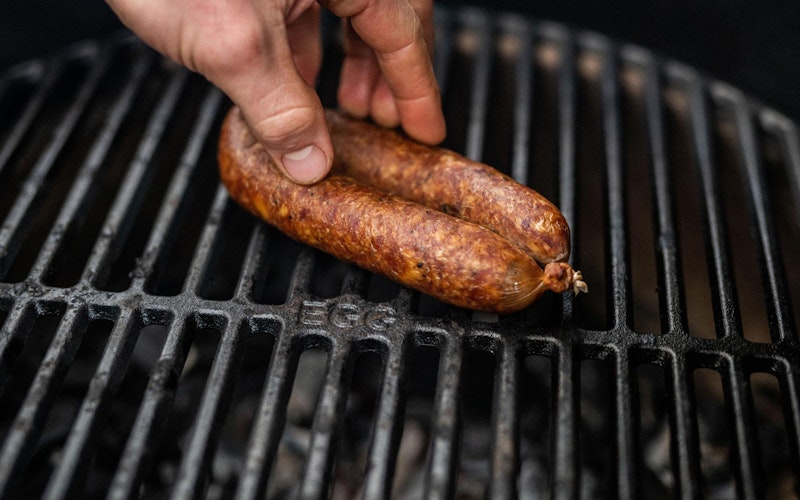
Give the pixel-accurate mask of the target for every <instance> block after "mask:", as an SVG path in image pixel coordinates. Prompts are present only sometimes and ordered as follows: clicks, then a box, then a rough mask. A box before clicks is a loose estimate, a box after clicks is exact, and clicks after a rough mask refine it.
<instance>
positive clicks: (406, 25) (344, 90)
mask: <svg viewBox="0 0 800 500" xmlns="http://www.w3.org/2000/svg"><path fill="white" fill-rule="evenodd" d="M414 2H415V4H416V7H417V9H418V10H419V11H420V15H421V18H420V17H418V16H417V13H416V12H415V9H414V8H413V7H412V6H411V4H409V3H408V1H407V0H326V1H324V2H323V5H325V6H326V7H327V8H328V9H330V10H331V11H332V12H333V13H334V14H336V15H338V16H340V17H347V18H349V26H350V27H349V28H347V30H346V31H345V51H346V58H345V61H344V63H343V67H342V73H341V82H340V89H339V100H340V105H342V107H343V108H344V109H345V110H347V111H349V112H352V113H353V114H356V115H358V116H365V115H366V114H367V111H366V110H367V109H368V112H369V114H371V115H372V116H373V118H374V119H375V120H376V121H377V122H378V123H381V124H383V125H387V126H394V125H396V124H397V123H398V122H400V123H401V124H402V125H403V128H404V129H405V131H406V132H407V133H408V134H409V135H410V136H411V137H414V138H415V139H417V140H420V141H423V142H427V143H432V144H434V143H438V142H441V141H442V140H443V139H444V135H445V123H444V116H443V114H442V110H441V97H440V93H439V87H438V85H437V83H436V78H435V76H434V72H433V66H432V64H431V59H430V53H429V45H428V42H427V41H426V36H427V38H428V39H429V40H431V42H432V36H433V35H432V32H433V29H432V26H433V19H432V18H433V10H432V5H431V3H430V1H429V0H414ZM423 25H425V26H428V27H429V29H428V31H429V32H430V34H427V35H426V32H425V29H424V28H423ZM351 28H352V29H351ZM376 64H377V66H378V67H379V69H380V74H379V75H378V76H377V77H375V76H373V74H374V73H375V72H376V70H375V69H374V65H376ZM367 82H369V85H371V90H370V91H369V99H365V94H366V93H367V92H366V90H365V86H366V85H368V84H367Z"/></svg>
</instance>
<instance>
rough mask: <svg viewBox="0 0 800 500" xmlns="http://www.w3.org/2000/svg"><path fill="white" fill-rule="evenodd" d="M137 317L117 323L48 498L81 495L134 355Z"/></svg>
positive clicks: (130, 315) (129, 316) (127, 315)
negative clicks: (94, 449)
mask: <svg viewBox="0 0 800 500" xmlns="http://www.w3.org/2000/svg"><path fill="white" fill-rule="evenodd" d="M136 323H137V320H136V315H135V314H134V313H133V312H132V311H122V312H121V316H120V317H119V318H117V319H116V324H115V327H114V330H113V331H112V332H111V336H110V338H109V340H108V345H107V346H106V349H105V352H104V354H103V358H102V360H101V361H100V364H99V365H98V367H97V371H96V372H95V374H94V377H93V378H92V381H91V383H90V384H89V389H88V391H87V395H86V398H85V399H84V400H83V404H82V405H81V408H80V411H79V412H78V418H77V420H76V421H75V424H74V425H73V427H72V431H71V432H70V435H69V440H68V441H67V443H66V444H65V446H64V454H63V457H62V459H61V462H60V463H59V464H58V468H57V469H56V471H55V472H54V473H53V477H52V478H51V479H50V481H49V482H48V484H47V489H46V490H45V493H44V498H49V499H56V498H70V497H74V496H76V495H78V494H79V493H80V490H79V489H78V488H79V487H80V484H81V481H82V480H83V479H85V475H86V471H87V470H88V467H89V463H88V462H89V460H91V457H92V453H91V451H90V450H91V449H92V447H93V446H94V445H95V444H96V441H97V437H98V429H99V426H100V425H101V423H102V421H103V420H104V419H105V418H106V415H107V413H108V410H109V406H110V405H111V402H112V399H113V397H114V395H115V394H116V392H117V389H118V387H119V384H120V382H121V381H122V376H123V374H124V373H125V368H126V367H127V365H128V361H129V359H130V353H131V351H132V349H133V345H134V343H135V341H136V331H137V330H136V328H135V326H136Z"/></svg>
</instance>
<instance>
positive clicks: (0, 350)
mask: <svg viewBox="0 0 800 500" xmlns="http://www.w3.org/2000/svg"><path fill="white" fill-rule="evenodd" d="M35 320H36V305H35V304H32V303H26V302H24V301H20V302H16V303H14V305H13V306H11V307H10V311H9V313H8V316H7V317H6V321H5V323H4V324H3V327H2V328H0V394H3V393H4V391H5V388H6V383H7V382H8V378H9V376H10V375H11V374H10V373H9V372H10V371H11V368H12V367H13V366H14V364H15V362H16V360H17V357H18V356H19V354H20V351H21V349H20V348H19V346H21V345H23V344H24V343H25V339H26V338H27V337H28V334H29V333H30V331H31V328H32V327H33V323H34V321H35Z"/></svg>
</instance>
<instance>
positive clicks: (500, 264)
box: [218, 107, 580, 314]
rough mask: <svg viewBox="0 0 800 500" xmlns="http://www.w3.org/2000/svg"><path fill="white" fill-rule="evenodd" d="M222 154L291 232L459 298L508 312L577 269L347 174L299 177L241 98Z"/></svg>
mask: <svg viewBox="0 0 800 500" xmlns="http://www.w3.org/2000/svg"><path fill="white" fill-rule="evenodd" d="M218 163H219V169H220V177H221V180H222V182H223V184H224V185H225V186H226V188H227V189H228V191H229V193H230V194H231V196H232V198H233V199H234V200H236V201H237V202H238V203H239V204H240V205H242V206H243V207H244V208H245V209H247V210H249V211H250V212H252V213H253V214H255V215H257V216H259V217H261V218H262V219H264V220H265V221H267V222H268V223H270V224H272V225H273V226H275V227H277V228H278V229H279V230H281V231H283V232H284V233H286V234H287V235H288V236H290V237H292V238H294V239H296V240H298V241H301V242H303V243H305V244H308V245H310V246H313V247H315V248H317V249H320V250H322V251H324V252H328V253H330V254H332V255H334V256H335V257H337V258H339V259H342V260H345V261H348V262H352V263H354V264H356V265H358V266H361V267H363V268H365V269H367V270H369V271H371V272H374V273H379V274H382V275H384V276H386V277H388V278H390V279H392V280H395V281H397V282H399V283H401V284H403V285H405V286H408V287H409V288H412V289H415V290H418V291H420V292H423V293H426V294H429V295H431V296H433V297H435V298H437V299H439V300H441V301H443V302H447V303H449V304H452V305H455V306H458V307H464V308H468V309H477V310H484V311H487V312H493V313H497V314H506V313H512V312H516V311H519V310H521V309H522V308H524V307H525V306H527V305H528V304H530V303H531V302H533V301H534V300H536V299H537V298H539V297H540V296H541V295H542V294H543V293H544V292H545V291H546V290H548V289H553V290H558V291H564V290H566V289H569V288H570V287H571V286H572V282H573V281H574V280H575V279H579V278H580V275H579V273H574V272H573V271H572V268H570V267H569V266H568V265H566V264H563V266H566V268H564V267H562V266H561V265H556V266H555V267H551V266H548V268H547V269H545V270H543V269H542V268H541V267H539V265H538V264H537V263H536V262H535V261H534V260H533V259H531V258H530V257H529V256H528V255H527V254H526V253H525V252H523V251H522V250H521V249H520V248H518V247H517V246H516V245H514V244H513V243H511V242H510V241H508V240H507V239H505V238H503V237H501V236H500V235H498V234H496V233H494V232H493V231H490V230H488V229H486V228H484V227H482V226H479V225H477V224H474V223H471V222H467V221H463V220H461V219H458V218H455V217H452V216H451V215H448V214H446V213H443V212H440V211H438V210H434V209H431V208H428V207H424V206H422V205H420V204H418V203H415V202H413V201H409V200H406V199H403V198H400V197H398V196H396V195H392V194H389V193H385V192H381V191H379V190H376V189H374V188H371V187H368V186H364V185H361V184H359V183H357V182H356V181H355V180H354V179H352V178H349V177H347V176H344V175H341V174H336V173H333V174H330V175H328V176H327V177H326V178H325V179H323V180H322V181H320V182H317V183H316V184H313V185H310V186H303V185H298V184H295V183H294V182H292V181H290V180H289V179H287V178H286V177H285V176H284V175H283V174H282V173H280V172H279V170H278V169H277V167H276V166H275V164H274V163H273V162H272V160H271V159H270V157H269V155H268V154H267V152H266V151H265V150H264V149H263V147H262V146H261V145H260V144H259V143H258V142H257V141H256V140H255V138H254V137H253V136H252V134H251V133H250V130H249V128H248V127H247V125H246V123H245V121H244V119H243V117H242V114H241V112H240V111H239V109H238V108H235V107H234V108H233V109H232V110H231V111H230V112H229V113H228V115H227V116H226V118H225V120H224V122H223V125H222V130H221V133H220V140H219V149H218ZM576 275H577V276H576Z"/></svg>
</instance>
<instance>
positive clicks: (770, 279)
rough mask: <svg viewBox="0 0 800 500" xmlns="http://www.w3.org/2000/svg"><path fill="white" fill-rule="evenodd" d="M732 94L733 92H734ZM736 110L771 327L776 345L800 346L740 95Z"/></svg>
mask: <svg viewBox="0 0 800 500" xmlns="http://www.w3.org/2000/svg"><path fill="white" fill-rule="evenodd" d="M731 92H733V91H731ZM729 100H730V101H731V105H732V106H733V110H734V117H735V122H736V130H737V131H738V138H739V144H740V152H741V155H742V159H743V168H744V170H745V172H744V176H745V179H746V181H745V185H746V187H747V188H748V190H749V199H750V202H751V204H752V205H751V207H752V211H753V216H754V219H755V220H754V222H753V226H755V229H756V231H755V232H756V233H757V237H755V238H754V239H755V241H756V245H757V246H758V248H759V253H760V254H761V257H762V258H761V259H760V261H761V263H762V272H763V274H764V276H765V283H764V284H765V286H764V287H763V288H765V289H766V290H765V292H766V293H768V294H769V299H768V300H766V306H767V314H768V316H769V328H770V333H771V336H772V341H773V342H775V343H783V342H792V343H795V344H796V343H797V333H796V331H795V324H794V318H793V314H792V304H791V303H790V302H789V296H788V291H787V290H788V285H787V283H786V279H785V272H784V268H783V261H782V260H781V255H780V250H779V249H778V247H777V242H778V238H777V233H776V231H775V225H774V223H773V220H774V218H773V216H772V212H771V210H770V206H769V200H768V199H767V196H769V190H768V189H767V184H766V181H765V180H764V174H763V171H764V169H763V165H762V164H761V162H760V159H759V156H758V146H757V142H756V137H755V130H754V128H753V121H752V117H751V115H750V112H749V110H748V109H747V107H746V105H745V102H744V98H743V96H741V95H740V94H739V93H738V92H737V93H732V94H731V95H730V96H729Z"/></svg>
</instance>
